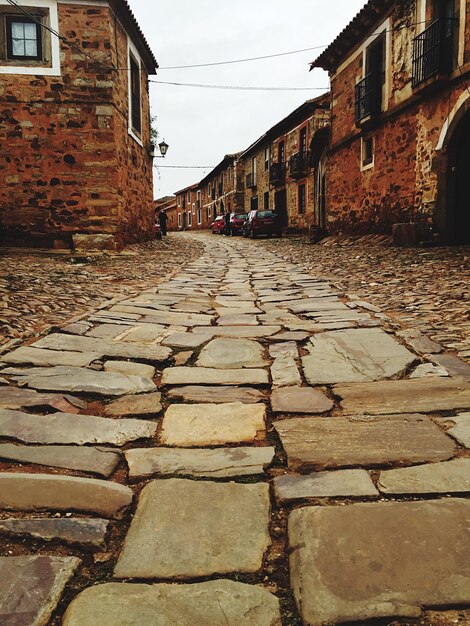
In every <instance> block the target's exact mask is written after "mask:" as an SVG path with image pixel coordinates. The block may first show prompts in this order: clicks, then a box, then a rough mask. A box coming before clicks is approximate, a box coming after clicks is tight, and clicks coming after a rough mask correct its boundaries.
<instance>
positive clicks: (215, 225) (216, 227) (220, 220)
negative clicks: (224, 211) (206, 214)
mask: <svg viewBox="0 0 470 626" xmlns="http://www.w3.org/2000/svg"><path fill="white" fill-rule="evenodd" d="M224 229H225V219H224V216H223V215H219V217H216V218H215V220H214V221H213V222H212V233H213V234H214V235H222V234H223V232H224Z"/></svg>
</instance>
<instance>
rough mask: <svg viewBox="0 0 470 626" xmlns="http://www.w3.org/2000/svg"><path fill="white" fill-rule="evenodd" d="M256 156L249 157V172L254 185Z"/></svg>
mask: <svg viewBox="0 0 470 626" xmlns="http://www.w3.org/2000/svg"><path fill="white" fill-rule="evenodd" d="M256 165H257V163H256V157H253V158H252V159H251V173H252V176H253V185H256Z"/></svg>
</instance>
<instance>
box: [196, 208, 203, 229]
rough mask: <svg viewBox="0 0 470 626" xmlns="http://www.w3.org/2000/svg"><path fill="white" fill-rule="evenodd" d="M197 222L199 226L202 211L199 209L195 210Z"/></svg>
mask: <svg viewBox="0 0 470 626" xmlns="http://www.w3.org/2000/svg"><path fill="white" fill-rule="evenodd" d="M197 224H198V226H200V225H201V224H202V211H201V209H198V210H197Z"/></svg>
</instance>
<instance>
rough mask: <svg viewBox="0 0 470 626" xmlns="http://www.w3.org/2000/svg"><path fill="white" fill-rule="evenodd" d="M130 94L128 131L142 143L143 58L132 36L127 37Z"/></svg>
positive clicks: (141, 144)
mask: <svg viewBox="0 0 470 626" xmlns="http://www.w3.org/2000/svg"><path fill="white" fill-rule="evenodd" d="M127 62H128V68H129V69H128V72H127V73H128V96H129V114H128V131H129V135H131V137H133V138H134V139H135V140H136V141H137V143H138V144H139V145H140V146H142V147H143V143H142V59H141V58H140V56H139V53H138V51H137V48H136V47H135V46H134V44H133V43H132V41H131V40H130V38H129V37H128V38H127Z"/></svg>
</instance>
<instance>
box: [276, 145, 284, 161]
mask: <svg viewBox="0 0 470 626" xmlns="http://www.w3.org/2000/svg"><path fill="white" fill-rule="evenodd" d="M285 156H286V147H285V143H284V142H283V141H280V142H279V143H278V146H277V162H278V163H284V161H285Z"/></svg>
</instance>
